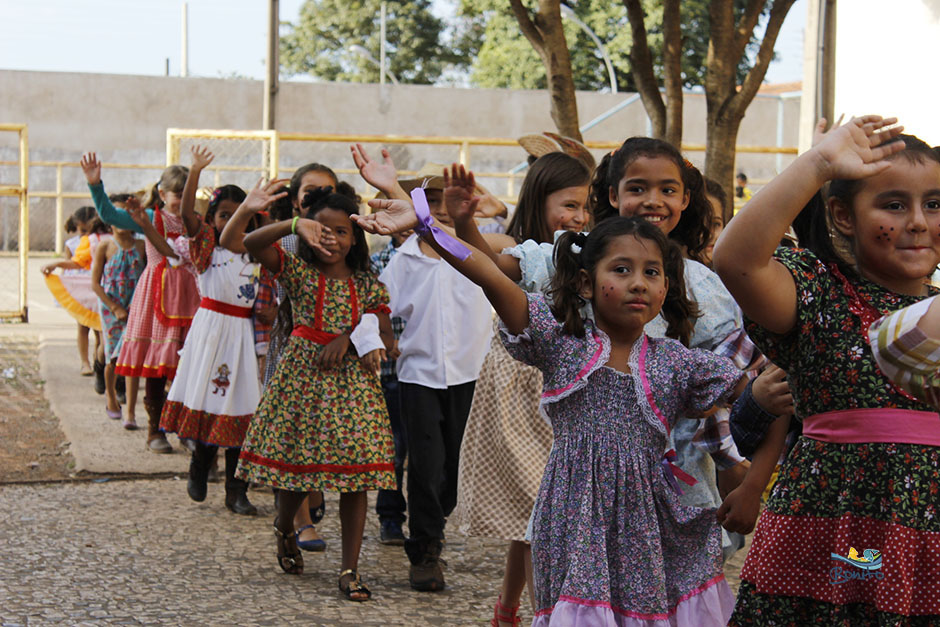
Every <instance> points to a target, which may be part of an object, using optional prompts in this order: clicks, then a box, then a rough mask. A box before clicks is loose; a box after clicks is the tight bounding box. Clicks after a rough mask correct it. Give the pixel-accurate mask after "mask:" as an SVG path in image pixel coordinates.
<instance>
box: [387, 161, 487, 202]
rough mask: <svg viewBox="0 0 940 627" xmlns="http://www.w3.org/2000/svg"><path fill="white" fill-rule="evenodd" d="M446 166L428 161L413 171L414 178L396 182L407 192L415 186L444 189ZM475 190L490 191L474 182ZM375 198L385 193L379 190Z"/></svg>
mask: <svg viewBox="0 0 940 627" xmlns="http://www.w3.org/2000/svg"><path fill="white" fill-rule="evenodd" d="M447 167H448V166H446V165H441V164H440V163H433V162H430V161H429V162H428V163H425V164H424V165H423V166H421V169H420V170H418V171H417V172H415V174H414V178H407V179H398V184H399V185H401V187H402V189H403V190H405V192H407V193H411V190H413V189H414V188H416V187H424V188H425V189H444V176H443V172H444V170H445V169H446V168H447ZM475 191H476V193H477V194H478V195H481V196H483V195H489V194H490V192H489V190H487V189H486V188H485V187H483V186H482V185H480V184H479V183H476V187H475ZM375 197H376V198H385V194H384V193H382V192H379V193H377V194H376V195H375Z"/></svg>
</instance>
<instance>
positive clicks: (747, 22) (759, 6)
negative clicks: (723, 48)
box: [733, 0, 766, 59]
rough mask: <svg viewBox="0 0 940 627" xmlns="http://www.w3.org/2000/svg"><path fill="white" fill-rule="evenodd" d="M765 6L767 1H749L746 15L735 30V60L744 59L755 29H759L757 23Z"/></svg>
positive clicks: (745, 10)
mask: <svg viewBox="0 0 940 627" xmlns="http://www.w3.org/2000/svg"><path fill="white" fill-rule="evenodd" d="M765 4H766V2H765V0H748V2H747V6H746V7H745V8H744V13H743V14H742V15H741V19H740V20H738V23H737V25H736V26H735V29H734V30H735V33H734V46H733V50H734V53H733V56H734V58H736V59H743V58H744V51H745V50H746V49H747V43H748V42H749V41H751V37H752V36H753V35H754V29H755V28H756V27H757V22H758V21H759V20H760V14H761V11H763V10H764V5H765Z"/></svg>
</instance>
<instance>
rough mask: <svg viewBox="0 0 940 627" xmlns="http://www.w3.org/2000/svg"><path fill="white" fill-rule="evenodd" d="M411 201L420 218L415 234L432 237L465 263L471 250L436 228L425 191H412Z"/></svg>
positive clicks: (419, 189) (418, 189)
mask: <svg viewBox="0 0 940 627" xmlns="http://www.w3.org/2000/svg"><path fill="white" fill-rule="evenodd" d="M411 200H412V201H413V202H414V205H415V215H417V216H418V226H416V227H415V233H417V234H418V235H430V236H431V238H432V239H434V241H435V242H437V243H438V244H440V246H441V248H443V249H444V250H446V251H447V252H449V253H450V254H451V255H453V256H454V257H456V258H457V259H459V260H460V261H465V260H466V259H467V257H469V256H470V249H469V248H467V247H466V246H464V245H463V244H461V243H460V241H459V240H457V239H455V238H453V237H451V236H450V235H448V234H447V233H445V232H444V231H442V230H441V229H439V228H437V227H436V226H434V220H433V219H432V218H431V208H430V207H429V206H428V199H427V196H425V194H424V190H423V189H422V188H420V187H416V188H414V189H413V190H411Z"/></svg>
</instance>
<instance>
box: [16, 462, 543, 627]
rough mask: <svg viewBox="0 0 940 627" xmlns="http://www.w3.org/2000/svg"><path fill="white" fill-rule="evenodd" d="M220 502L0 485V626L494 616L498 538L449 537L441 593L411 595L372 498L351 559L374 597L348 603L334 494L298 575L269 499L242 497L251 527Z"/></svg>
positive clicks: (99, 486)
mask: <svg viewBox="0 0 940 627" xmlns="http://www.w3.org/2000/svg"><path fill="white" fill-rule="evenodd" d="M373 494H374V493H373ZM223 495H224V491H223V488H222V485H221V484H209V498H208V499H206V501H205V503H201V504H196V503H193V502H192V501H190V500H189V497H187V495H186V484H185V482H184V481H181V480H178V479H161V480H139V481H110V482H107V483H92V482H89V483H71V484H51V485H50V484H43V485H29V486H19V485H18V486H5V487H2V488H0V538H3V539H4V542H3V545H4V548H3V550H2V551H0V624H2V625H4V626H6V625H44V624H53V623H63V624H70V625H76V624H129V625H137V624H179V625H195V624H214V625H218V624H239V625H283V624H287V623H294V622H296V623H297V624H305V625H350V626H352V625H415V626H420V625H481V624H485V623H486V622H488V620H489V618H490V617H491V616H492V611H493V610H492V609H491V608H492V604H493V602H494V601H495V596H496V592H497V590H498V585H499V582H500V579H501V577H502V568H503V559H504V555H505V545H504V544H503V543H502V542H500V541H494V540H479V539H474V538H465V537H462V536H461V535H460V534H458V533H456V532H455V533H452V534H449V536H450V537H449V539H448V544H447V547H446V548H445V550H444V557H445V559H446V560H447V563H448V565H447V567H446V569H445V575H446V579H447V589H446V590H445V591H443V592H439V593H418V592H414V591H412V590H411V589H410V588H409V586H408V560H407V558H406V557H405V554H404V551H403V550H402V548H401V547H393V546H383V545H381V544H379V543H378V541H377V535H378V528H377V520H376V518H375V514H374V509H373V507H374V498H373V499H372V501H371V504H370V513H369V518H368V520H367V522H366V536H367V537H366V538H365V539H364V541H363V547H362V557H361V558H360V572H361V573H362V576H363V580H364V582H366V583H367V584H368V585H369V587H370V588H371V589H372V592H373V594H374V596H373V601H371V602H368V603H362V604H358V603H351V602H349V601H346V600H345V599H344V598H343V597H342V596H341V595H340V593H339V592H338V590H337V576H338V574H339V570H340V568H339V562H340V544H339V517H338V511H339V510H338V505H339V501H338V498H337V497H336V495H335V494H334V495H330V494H328V495H327V515H326V517H325V518H324V521H323V523H322V524H321V525H320V529H321V531H322V533H323V536H324V538H325V539H326V540H327V551H326V553H305V554H304V561H305V568H304V574H303V575H302V576H300V577H294V576H289V575H285V574H283V573H282V572H281V571H280V569H278V567H277V563H276V560H275V552H276V550H275V544H274V535H273V533H272V532H271V524H272V520H273V513H274V508H273V498H272V497H271V495H270V492H267V491H261V490H252V491H251V492H250V493H249V497H250V498H251V499H252V501H253V502H254V503H255V504H256V505H258V506H259V509H260V514H261V515H260V516H258V517H256V518H248V517H241V516H235V515H234V514H231V513H229V512H228V510H226V509H225V507H224V504H223ZM525 615H526V617H527V618H526V622H527V621H528V620H529V619H531V612H529V611H526V612H525Z"/></svg>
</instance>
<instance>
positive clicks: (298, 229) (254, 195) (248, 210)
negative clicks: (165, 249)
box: [220, 181, 334, 274]
mask: <svg viewBox="0 0 940 627" xmlns="http://www.w3.org/2000/svg"><path fill="white" fill-rule="evenodd" d="M282 183H283V181H271V182H270V183H268V184H267V185H266V186H265V187H264V189H262V188H261V181H258V183H257V185H255V186H254V187H253V188H252V189H251V191H250V192H248V196H246V197H245V200H244V201H243V202H242V204H241V205H239V207H238V209H237V210H236V211H235V215H233V216H232V218H231V219H230V220H229V221H228V224H226V225H225V229H224V230H223V231H222V236H221V238H220V243H221V244H222V246H225V247H226V248H228V249H229V250H232V248H231V247H230V246H229V244H236V243H238V242H240V241H243V242H244V244H243V245H244V247H245V250H247V251H248V252H249V253H251V254H252V255H254V257H255V259H257V260H258V261H259V262H260V263H261V265H262V266H264V267H265V268H267V269H268V270H269V271H270V272H272V273H274V274H277V273H278V272H280V271H281V256H280V255H279V254H278V252H277V250H276V249H275V248H274V244H275V243H277V242H278V241H280V239H281V238H282V237H284V236H285V235H290V234H291V233H296V234H297V235H299V236H300V238H301V239H303V240H304V241H305V242H306V243H307V245H309V246H310V247H312V248H315V249H317V250H319V251H321V252H323V253H324V254H328V253H327V251H326V249H325V248H324V246H329V245H330V244H332V243H333V240H334V238H333V234H332V232H331V231H330V229H328V228H327V227H325V226H323V225H322V224H320V223H319V222H317V221H316V220H309V219H307V218H293V219H291V220H282V221H281V222H275V223H273V224H268V225H267V226H263V227H261V228H259V229H255V230H254V231H252V232H251V233H249V234H247V235H245V227H246V226H247V225H248V221H249V220H251V216H253V215H254V214H256V213H258V212H259V211H264V210H265V209H266V208H267V207H269V206H271V203H273V202H274V201H276V200H278V199H279V198H282V197H284V196H285V195H286V194H287V192H281V193H280V194H271V190H272V189H273V188H277V187H280V186H281V185H282Z"/></svg>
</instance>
